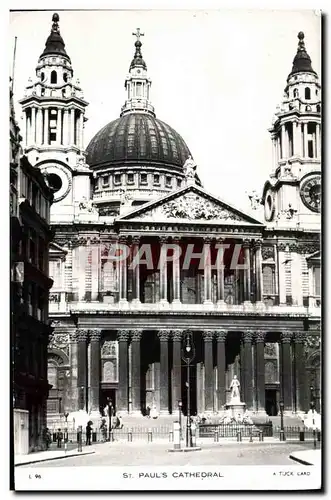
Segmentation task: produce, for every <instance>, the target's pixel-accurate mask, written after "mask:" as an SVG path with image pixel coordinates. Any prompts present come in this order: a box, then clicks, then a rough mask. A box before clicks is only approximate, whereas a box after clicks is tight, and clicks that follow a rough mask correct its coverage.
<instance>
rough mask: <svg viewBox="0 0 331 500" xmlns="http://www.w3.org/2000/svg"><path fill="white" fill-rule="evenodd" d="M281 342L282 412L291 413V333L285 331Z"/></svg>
mask: <svg viewBox="0 0 331 500" xmlns="http://www.w3.org/2000/svg"><path fill="white" fill-rule="evenodd" d="M281 340H282V367H281V370H282V385H283V387H282V391H283V393H282V396H283V401H284V410H285V411H289V412H291V411H292V359H291V340H292V332H289V331H285V332H282V335H281Z"/></svg>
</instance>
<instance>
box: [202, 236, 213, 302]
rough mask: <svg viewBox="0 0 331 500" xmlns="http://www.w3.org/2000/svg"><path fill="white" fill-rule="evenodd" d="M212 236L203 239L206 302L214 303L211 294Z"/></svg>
mask: <svg viewBox="0 0 331 500" xmlns="http://www.w3.org/2000/svg"><path fill="white" fill-rule="evenodd" d="M210 242H211V240H210V238H205V239H204V241H203V245H204V246H203V253H204V271H203V276H204V280H203V281H204V295H205V297H204V302H203V303H204V304H212V295H211V254H210Z"/></svg>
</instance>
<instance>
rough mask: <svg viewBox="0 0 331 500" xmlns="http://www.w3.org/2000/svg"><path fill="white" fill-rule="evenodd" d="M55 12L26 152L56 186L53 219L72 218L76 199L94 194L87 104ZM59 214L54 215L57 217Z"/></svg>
mask: <svg viewBox="0 0 331 500" xmlns="http://www.w3.org/2000/svg"><path fill="white" fill-rule="evenodd" d="M59 20H60V18H59V15H58V14H56V13H55V14H53V17H52V27H51V32H50V34H49V36H48V38H47V40H46V44H45V48H44V50H43V52H42V54H41V55H40V57H39V60H38V64H37V67H36V76H35V78H34V80H32V79H31V78H30V79H29V83H28V85H27V86H26V89H25V96H24V98H23V99H21V100H20V104H21V105H22V111H23V120H24V129H25V130H24V134H23V143H24V148H25V154H26V155H27V157H28V159H29V161H30V163H31V164H32V165H33V166H35V167H37V168H39V169H40V170H41V171H42V172H43V173H44V174H45V175H46V178H47V180H48V183H49V185H50V187H51V188H52V189H53V191H54V203H53V206H52V209H51V222H55V219H56V218H57V219H56V220H59V219H60V220H62V219H61V217H62V218H63V217H64V218H65V219H66V220H69V219H70V218H71V217H73V210H74V209H73V205H74V203H75V200H77V198H84V199H89V197H90V183H91V175H92V172H91V171H90V169H89V167H88V165H87V164H86V162H85V152H84V122H85V121H86V120H87V119H86V117H85V109H86V107H87V106H88V103H87V102H86V101H85V100H84V96H83V92H82V89H81V87H80V83H79V80H76V81H74V78H73V77H74V71H73V68H72V65H71V59H70V57H69V55H68V54H67V51H66V48H65V43H64V41H63V38H62V36H61V33H60V28H59ZM54 216H55V219H54Z"/></svg>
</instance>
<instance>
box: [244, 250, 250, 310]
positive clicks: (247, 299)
mask: <svg viewBox="0 0 331 500" xmlns="http://www.w3.org/2000/svg"><path fill="white" fill-rule="evenodd" d="M243 248H244V263H245V269H244V302H251V256H250V241H248V240H245V241H244V243H243Z"/></svg>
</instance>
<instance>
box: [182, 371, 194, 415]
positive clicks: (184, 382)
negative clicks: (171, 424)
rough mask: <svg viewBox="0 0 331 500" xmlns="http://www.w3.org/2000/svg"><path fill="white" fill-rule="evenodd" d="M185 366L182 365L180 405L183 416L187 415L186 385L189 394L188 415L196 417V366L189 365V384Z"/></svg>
mask: <svg viewBox="0 0 331 500" xmlns="http://www.w3.org/2000/svg"><path fill="white" fill-rule="evenodd" d="M187 375H188V371H187V365H185V363H183V364H182V403H183V414H184V415H187V409H188V385H189V394H190V415H197V365H196V364H191V365H190V368H189V384H188V378H187Z"/></svg>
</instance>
